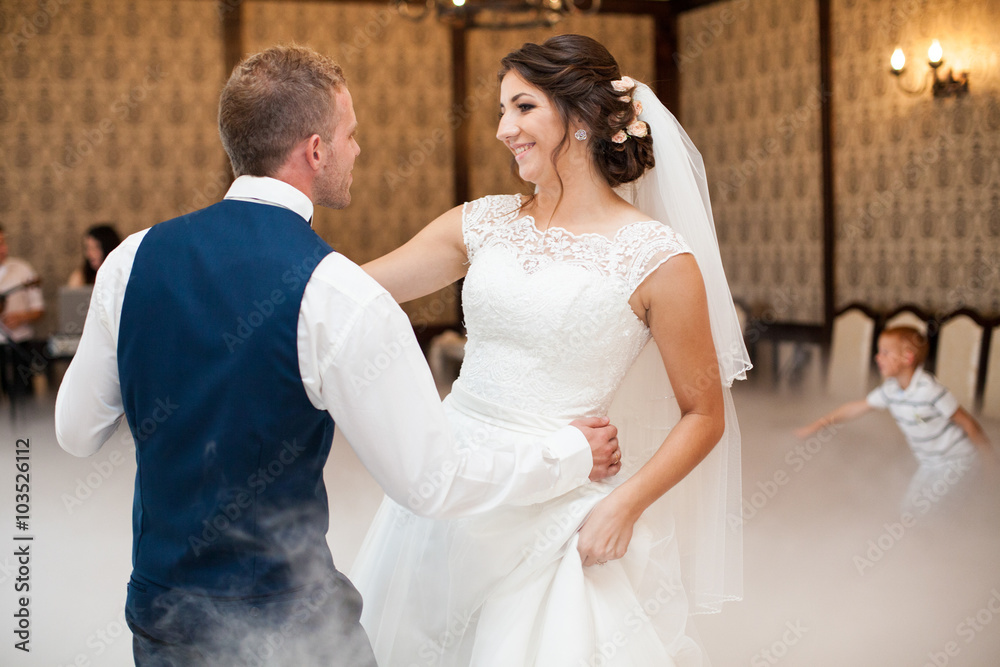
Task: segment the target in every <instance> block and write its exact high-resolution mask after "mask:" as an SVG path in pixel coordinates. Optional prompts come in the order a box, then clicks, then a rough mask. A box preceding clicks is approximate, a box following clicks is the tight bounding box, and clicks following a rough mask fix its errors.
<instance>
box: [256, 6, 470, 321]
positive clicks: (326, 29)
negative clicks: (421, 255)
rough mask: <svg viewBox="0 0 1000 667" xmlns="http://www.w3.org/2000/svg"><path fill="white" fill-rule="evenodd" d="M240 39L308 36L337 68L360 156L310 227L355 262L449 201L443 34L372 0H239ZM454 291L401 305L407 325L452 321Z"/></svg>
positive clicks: (447, 49)
mask: <svg viewBox="0 0 1000 667" xmlns="http://www.w3.org/2000/svg"><path fill="white" fill-rule="evenodd" d="M243 25H244V31H245V32H244V35H243V40H244V48H245V49H246V50H247V51H248V52H254V51H259V50H261V49H264V48H267V47H268V46H270V45H273V44H278V43H291V42H295V43H299V44H308V45H309V46H312V47H313V48H315V49H317V50H318V51H321V52H323V53H326V54H329V55H330V56H332V57H333V58H334V59H336V60H337V61H338V62H339V63H340V64H341V66H342V67H343V68H344V74H345V76H346V77H347V85H348V88H349V89H350V91H351V96H352V98H353V100H354V109H355V112H356V113H357V116H358V143H359V144H360V145H361V155H360V156H359V157H358V161H357V163H356V165H355V168H354V185H353V186H352V187H351V198H352V201H351V205H350V206H349V207H347V208H346V209H344V210H341V211H332V210H328V209H320V208H318V209H317V212H316V217H315V219H314V226H315V229H316V231H317V232H318V233H319V234H320V235H321V236H323V237H324V238H325V239H326V240H327V241H329V242H330V244H331V245H333V246H334V247H335V248H336V249H337V250H338V251H340V252H342V253H343V254H344V255H346V256H347V257H350V258H351V259H353V260H354V261H356V262H358V263H362V262H365V261H368V260H370V259H374V258H376V257H379V256H381V255H383V254H385V253H387V252H389V251H390V250H393V249H395V248H397V247H398V246H400V245H402V244H403V243H404V242H406V241H408V240H409V239H410V238H411V237H412V236H413V235H414V234H416V233H417V232H418V231H419V230H420V229H422V228H423V227H424V226H425V225H426V224H427V223H429V222H430V221H431V220H433V219H434V218H435V217H437V216H438V215H440V214H441V213H444V212H445V211H446V210H448V209H449V208H451V207H452V206H453V205H454V170H453V167H452V165H453V151H454V147H453V141H452V133H451V126H450V116H449V112H450V111H451V109H452V100H451V64H450V58H451V34H450V31H449V30H448V29H447V28H445V27H443V26H442V25H440V24H439V23H437V22H435V21H423V22H420V23H413V22H412V21H409V20H407V19H404V18H402V17H400V16H399V15H398V14H397V13H396V12H395V11H392V10H391V8H389V7H388V5H383V4H381V3H340V2H337V3H320V2H247V3H246V4H245V5H244V14H243ZM457 308H458V306H457V299H456V291H455V290H454V289H453V288H447V289H445V290H442V291H441V292H439V293H437V294H434V295H430V296H428V297H425V298H423V299H418V300H416V301H413V302H411V303H409V304H405V305H404V310H406V311H407V312H408V313H409V315H410V318H411V320H412V321H413V322H414V324H417V325H420V324H437V323H448V322H453V321H455V319H456V318H457V312H458V311H457Z"/></svg>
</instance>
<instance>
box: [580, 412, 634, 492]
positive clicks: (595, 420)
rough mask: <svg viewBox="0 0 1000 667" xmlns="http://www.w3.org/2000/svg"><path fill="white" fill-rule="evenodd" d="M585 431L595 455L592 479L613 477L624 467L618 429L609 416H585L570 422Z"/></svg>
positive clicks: (593, 480) (592, 452) (584, 433)
mask: <svg viewBox="0 0 1000 667" xmlns="http://www.w3.org/2000/svg"><path fill="white" fill-rule="evenodd" d="M569 425H570V426H575V427H576V428H578V429H580V431H582V432H583V435H584V436H585V437H586V438H587V442H588V443H589V444H590V451H591V454H593V456H594V467H593V468H592V469H591V471H590V481H592V482H597V481H599V480H602V479H604V478H606V477H611V476H612V475H615V474H617V473H618V471H619V470H621V469H622V452H621V450H620V449H619V448H618V429H617V428H615V426H614V425H612V424H611V423H610V421H609V420H608V418H607V417H585V418H583V419H576V420H574V421H571V422H570V423H569Z"/></svg>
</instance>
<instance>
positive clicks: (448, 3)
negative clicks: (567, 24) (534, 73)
mask: <svg viewBox="0 0 1000 667" xmlns="http://www.w3.org/2000/svg"><path fill="white" fill-rule="evenodd" d="M395 3H396V9H397V11H399V13H400V14H401V15H402V16H405V17H406V18H409V19H413V20H414V21H420V20H422V19H423V18H425V17H426V16H428V15H430V14H432V13H433V14H434V15H436V16H437V18H438V20H440V21H441V22H442V23H445V24H447V25H450V26H452V27H456V28H487V29H490V30H504V29H506V28H534V27H539V26H551V25H554V24H556V23H558V22H559V20H560V19H562V18H563V17H564V16H567V15H569V14H595V13H597V11H598V10H599V9H600V7H601V0H584V1H583V2H578V1H577V0H395Z"/></svg>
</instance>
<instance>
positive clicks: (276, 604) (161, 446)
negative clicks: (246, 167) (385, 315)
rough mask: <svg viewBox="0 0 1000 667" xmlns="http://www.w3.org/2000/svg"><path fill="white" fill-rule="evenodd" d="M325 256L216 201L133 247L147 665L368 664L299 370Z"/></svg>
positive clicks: (247, 211)
mask: <svg viewBox="0 0 1000 667" xmlns="http://www.w3.org/2000/svg"><path fill="white" fill-rule="evenodd" d="M330 252H332V250H331V248H330V247H329V246H328V245H327V244H326V243H325V242H323V241H322V239H320V238H319V237H318V236H317V235H316V234H315V233H314V232H313V231H312V229H311V228H310V227H309V225H308V224H307V223H306V221H305V220H303V219H302V218H301V217H300V216H299V215H297V214H296V213H293V212H291V211H289V210H287V209H284V208H281V207H278V206H269V205H261V204H257V203H251V202H244V201H237V200H224V201H222V202H220V203H218V204H215V205H214V206H211V207H209V208H207V209H203V210H201V211H197V212H195V213H192V214H189V215H186V216H183V217H181V218H177V219H174V220H170V221H168V222H164V223H161V224H159V225H156V226H154V227H153V228H151V229H150V230H149V232H148V233H147V234H146V236H145V237H144V238H143V240H142V243H141V245H140V247H139V249H138V252H137V253H136V256H135V262H134V264H133V267H132V272H131V274H130V276H129V279H128V286H127V289H126V292H125V298H124V303H123V305H122V313H121V320H120V329H119V334H118V351H117V355H118V368H119V377H120V380H121V390H122V397H123V399H124V407H125V414H126V416H127V418H128V423H129V425H130V428H131V430H132V436H133V438H134V439H135V444H136V458H137V463H138V469H137V472H136V483H135V498H134V504H133V518H132V520H133V536H134V537H133V552H132V557H133V571H132V577H131V580H130V582H129V586H128V599H127V602H126V618H127V620H128V623H129V626H130V627H131V628H132V631H133V633H134V653H135V659H136V664H137V665H140V666H141V667H150V666H160V665H175V666H177V667H180V666H182V665H183V666H185V667H187V666H201V665H211V666H213V667H215V666H220V667H221V666H222V665H226V666H228V665H233V666H235V665H248V666H254V665H281V666H285V665H288V666H291V665H295V666H296V667H311V666H313V665H316V666H319V665H323V666H324V667H325V666H330V665H336V666H338V667H340V666H343V667H363V666H368V665H374V664H375V663H374V658H373V657H372V653H371V648H370V646H369V643H368V639H367V637H366V635H365V633H364V631H363V630H362V629H361V626H360V625H359V623H358V618H359V616H360V611H361V600H360V596H359V595H358V593H357V592H356V591H355V589H354V587H353V586H352V585H351V584H350V582H349V581H347V579H346V578H345V577H343V576H342V575H341V574H340V573H339V572H338V571H337V570H336V569H335V567H334V565H333V560H332V558H331V556H330V551H329V548H328V546H327V543H326V531H327V526H328V502H327V495H326V488H325V486H324V483H323V477H322V472H323V466H324V464H325V462H326V459H327V456H328V454H329V451H330V445H331V441H332V438H333V429H334V424H333V420H332V418H331V417H330V416H329V414H328V413H327V412H324V411H321V410H318V409H316V408H315V407H314V406H313V405H312V404H311V403H310V401H309V399H308V397H307V395H306V393H305V389H304V387H303V385H302V380H301V377H300V373H299V364H298V351H297V344H296V332H297V325H298V317H299V309H300V305H301V301H302V294H303V290H304V288H305V284H306V282H307V281H308V279H309V276H310V275H311V273H312V271H313V269H315V267H316V265H317V264H318V263H319V261H320V260H321V259H322V258H323V257H325V256H326V255H327V254H328V253H330Z"/></svg>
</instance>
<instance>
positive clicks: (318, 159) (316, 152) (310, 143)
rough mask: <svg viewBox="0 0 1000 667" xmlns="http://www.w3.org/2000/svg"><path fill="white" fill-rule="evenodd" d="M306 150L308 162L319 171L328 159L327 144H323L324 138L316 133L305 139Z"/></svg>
mask: <svg viewBox="0 0 1000 667" xmlns="http://www.w3.org/2000/svg"><path fill="white" fill-rule="evenodd" d="M302 148H303V151H304V152H305V156H304V157H305V160H306V163H307V164H308V165H309V167H310V168H311V169H312V170H313V171H319V170H320V168H321V167H322V166H323V161H324V160H325V159H326V154H325V151H326V146H324V145H323V138H322V137H320V136H319V135H318V134H314V135H312V136H310V137H309V138H308V139H306V140H305V145H304V146H303V147H302Z"/></svg>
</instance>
